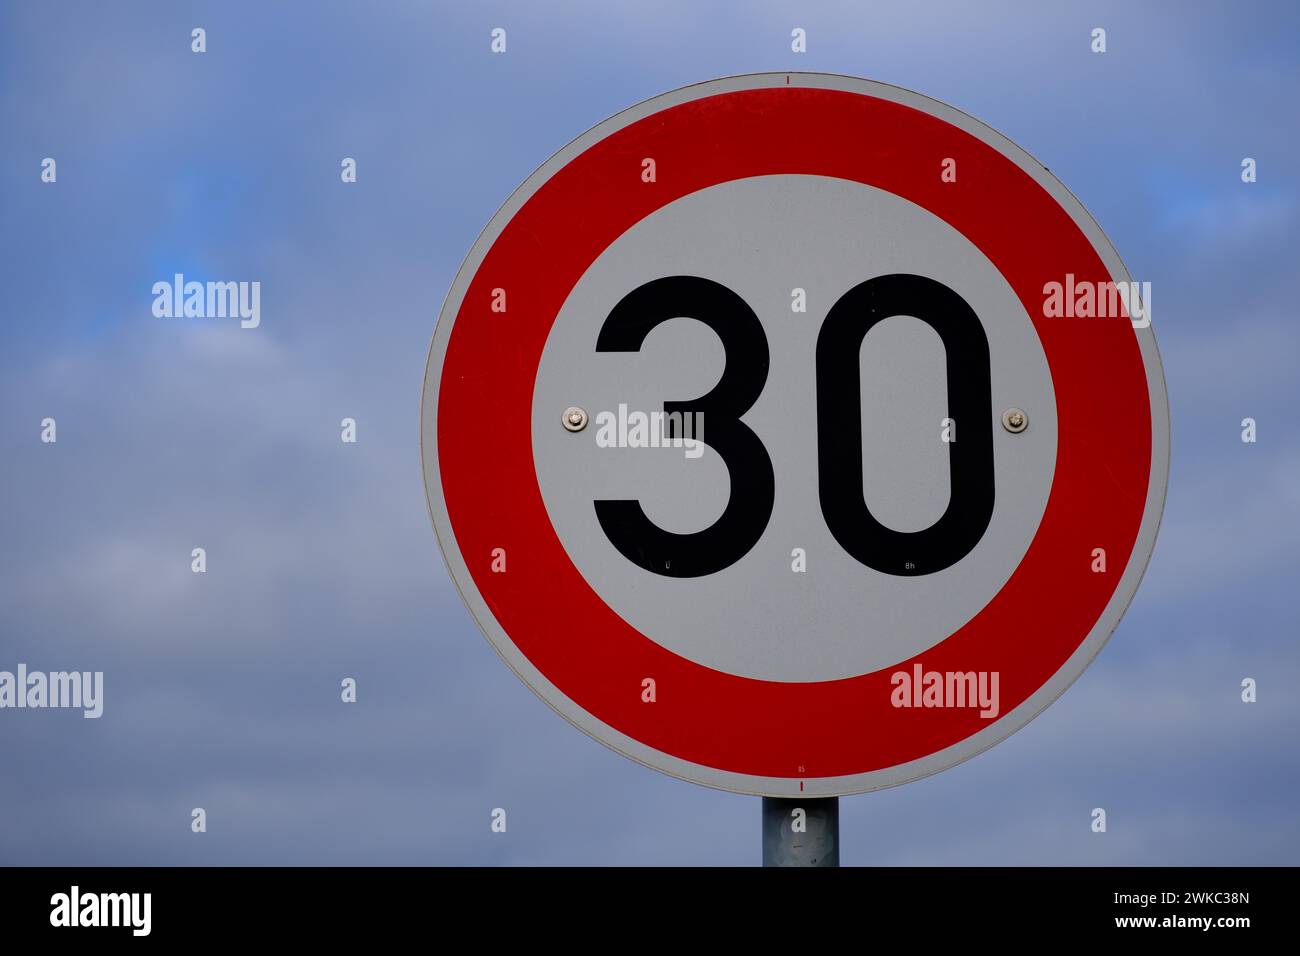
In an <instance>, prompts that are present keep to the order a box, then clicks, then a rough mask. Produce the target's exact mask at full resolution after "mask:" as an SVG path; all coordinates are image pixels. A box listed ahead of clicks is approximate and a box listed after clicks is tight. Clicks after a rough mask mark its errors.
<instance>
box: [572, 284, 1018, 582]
mask: <svg viewBox="0 0 1300 956" xmlns="http://www.w3.org/2000/svg"><path fill="white" fill-rule="evenodd" d="M898 315H905V316H912V317H914V318H916V319H919V320H920V321H922V322H925V323H926V324H927V325H929V326H930V327H931V328H932V329H934V330H935V332H937V333H938V335H939V338H940V340H941V341H942V342H943V345H944V350H945V352H946V355H947V362H946V365H947V382H948V404H949V412H948V415H949V417H950V418H953V419H955V420H956V419H960V420H961V422H962V441H961V442H953V443H951V444H950V445H949V446H948V448H949V451H948V454H949V469H950V485H949V486H950V488H951V494H950V498H949V502H948V508H947V510H946V511H945V512H944V513H943V515H942V516H941V517H940V518H939V520H938V521H936V522H935V523H934V524H933V525H931V526H930V527H928V528H925V529H924V530H921V531H913V532H903V531H895V530H893V529H892V528H887V527H885V526H884V525H882V524H881V523H880V522H879V521H877V520H876V518H875V516H874V515H872V514H871V511H870V509H868V507H867V504H866V500H865V498H864V496H863V492H862V474H863V468H862V456H863V451H864V450H863V447H862V400H861V386H862V383H861V375H860V371H859V358H858V356H859V353H860V351H861V348H862V342H863V339H865V338H866V335H867V333H868V332H870V331H871V329H872V328H873V327H874V326H875V325H876V323H878V322H880V321H882V320H884V319H888V318H891V317H893V316H898ZM673 318H692V319H696V320H698V321H700V322H703V323H704V324H705V325H707V326H708V327H709V328H710V329H712V330H713V332H714V334H715V335H717V336H718V339H719V340H720V341H721V342H722V345H723V349H724V350H725V355H726V360H725V366H724V368H723V371H722V377H721V378H720V379H719V380H718V384H717V385H715V386H714V387H713V389H712V390H711V391H710V392H709V393H708V394H706V395H704V396H702V397H700V398H697V399H695V400H693V401H686V402H680V401H679V402H665V403H664V412H665V413H666V414H667V415H672V414H673V413H674V412H680V413H682V416H683V417H685V416H686V415H689V414H693V413H697V412H701V413H703V414H704V418H705V421H706V435H707V436H708V438H707V440H708V444H709V447H711V448H713V449H714V450H715V451H716V452H717V453H718V455H719V456H720V457H721V458H722V460H723V462H724V464H725V465H726V466H727V471H728V473H729V474H730V476H731V496H730V498H729V499H728V500H727V506H726V508H725V509H723V512H722V515H721V516H720V517H719V518H718V520H717V521H715V522H714V523H713V524H712V525H710V526H709V527H708V528H705V529H704V530H703V531H696V532H694V533H691V534H677V533H674V532H670V531H665V530H663V529H662V528H660V527H659V526H658V525H656V524H654V523H653V522H652V521H651V520H650V519H649V518H648V517H646V514H645V511H644V510H643V509H642V507H641V503H640V502H639V501H635V500H624V499H620V500H600V501H596V502H594V504H595V508H596V518H597V520H598V521H599V522H600V526H601V528H602V529H603V530H604V532H605V535H606V536H607V537H608V538H609V540H610V542H611V543H612V544H613V545H614V547H615V548H617V549H618V550H619V552H620V553H621V554H622V555H623V556H624V557H626V558H627V559H628V560H629V561H632V562H633V563H635V564H637V565H639V566H640V567H642V568H645V569H646V570H647V571H652V572H654V573H655V574H663V575H667V576H669V577H679V578H692V577H702V576H704V575H706V574H713V573H715V572H717V571H721V570H723V569H724V568H727V567H729V566H731V565H732V564H735V563H736V562H737V561H739V560H740V559H741V558H742V557H744V556H745V555H746V554H747V553H748V552H749V550H750V549H751V548H753V547H754V545H755V544H757V543H758V539H759V538H761V537H762V535H763V531H764V530H765V529H766V528H767V523H768V520H769V519H770V518H771V517H772V506H773V502H774V500H775V488H776V486H775V480H774V478H773V474H772V460H771V458H770V457H769V456H768V453H767V449H766V448H765V447H764V446H763V443H762V442H761V441H760V440H759V438H758V436H757V435H755V434H754V433H753V431H751V430H750V428H749V426H748V425H746V424H745V423H744V422H742V421H741V420H740V418H741V416H742V415H744V414H745V413H746V412H747V411H749V409H750V408H751V407H753V405H754V403H755V402H756V401H757V400H758V396H759V395H760V394H761V393H762V391H763V385H764V384H765V383H766V381H767V372H768V363H769V353H768V345H767V336H766V335H765V334H764V333H763V325H762V323H761V322H760V321H759V319H758V316H756V315H755V314H754V311H753V310H752V309H751V308H750V307H749V306H748V305H747V304H746V303H745V300H744V299H742V298H741V297H740V296H738V295H737V294H736V293H735V292H733V291H731V290H730V289H728V288H727V287H726V286H724V285H721V284H719V283H717V282H714V281H712V280H710V279H704V278H700V277H698V276H668V277H666V278H662V279H655V280H653V281H651V282H647V283H645V284H644V285H642V286H639V287H637V288H636V289H634V290H633V291H632V292H629V293H628V294H627V295H626V296H624V297H623V298H622V299H621V300H620V301H619V303H618V304H617V305H616V306H614V308H613V310H612V311H611V312H610V313H609V316H608V317H607V318H606V319H605V322H604V324H603V325H602V326H601V330H600V334H599V336H598V337H597V340H596V351H597V352H636V351H640V349H641V345H642V343H643V342H644V341H645V339H646V336H647V335H649V334H650V331H651V330H652V329H654V328H656V327H657V326H658V325H660V324H661V323H663V322H666V321H668V320H669V319H673ZM991 411H992V387H991V383H990V362H989V344H988V337H987V336H986V335H985V334H984V327H983V325H982V324H981V323H980V320H979V317H978V316H977V315H976V314H975V312H974V310H972V309H971V307H970V305H968V304H967V302H966V300H965V299H963V298H962V297H961V296H960V295H958V294H957V293H956V292H954V291H953V290H952V289H950V288H949V287H948V286H946V285H944V284H943V283H941V282H936V281H935V280H934V279H928V278H925V277H924V276H917V275H901V274H897V275H885V276H877V277H876V278H874V279H869V280H867V281H866V282H863V283H861V284H859V285H857V286H854V287H853V288H852V289H850V290H849V291H848V292H846V293H844V295H843V296H841V297H840V299H839V301H838V302H836V303H835V305H834V306H832V307H831V310H830V312H829V313H828V314H827V316H826V321H825V322H823V323H822V328H821V331H820V333H819V334H818V336H817V471H818V483H819V493H820V500H821V508H822V515H823V517H824V518H825V520H826V526H827V527H828V528H829V529H830V532H831V534H832V535H833V536H834V538H835V540H836V541H837V542H839V544H840V546H841V547H843V548H844V550H845V551H847V552H848V553H849V554H850V555H852V556H853V557H854V558H855V559H856V560H858V561H859V562H861V563H862V564H865V565H866V566H867V567H869V568H873V569H875V570H877V571H881V572H884V573H885V574H896V575H906V576H914V575H921V574H933V573H935V572H936V571H942V570H943V569H944V568H948V567H951V566H952V565H953V564H956V563H957V562H958V561H960V560H961V559H962V558H964V557H965V556H966V555H967V554H969V553H970V552H971V550H972V549H973V548H974V547H975V545H976V544H978V543H979V540H980V538H982V537H983V536H984V532H985V531H986V530H987V529H988V525H989V520H990V519H991V518H992V516H993V500H994V487H993V425H992V414H991ZM668 420H669V421H672V420H673V419H671V418H670V419H668Z"/></svg>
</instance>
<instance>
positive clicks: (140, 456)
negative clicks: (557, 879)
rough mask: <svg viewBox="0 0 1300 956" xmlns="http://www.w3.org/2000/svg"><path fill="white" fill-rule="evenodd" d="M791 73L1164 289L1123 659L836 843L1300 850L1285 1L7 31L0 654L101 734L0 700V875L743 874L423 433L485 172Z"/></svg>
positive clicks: (1298, 63) (611, 6)
mask: <svg viewBox="0 0 1300 956" xmlns="http://www.w3.org/2000/svg"><path fill="white" fill-rule="evenodd" d="M307 10H310V12H305V11H307ZM196 26H198V27H203V28H205V29H206V31H207V44H208V52H207V53H205V54H203V55H196V54H194V53H192V52H191V50H190V42H191V41H190V31H191V29H192V28H194V27H196ZM498 26H500V27H504V28H506V29H507V31H508V38H509V47H508V51H509V52H508V53H507V54H506V55H504V56H494V55H492V54H491V53H490V52H489V48H488V45H489V32H490V31H491V29H492V28H493V27H498ZM796 26H799V27H803V28H804V29H806V30H807V32H808V52H807V54H805V55H796V54H793V53H791V52H790V47H789V35H790V30H791V29H792V28H793V27H796ZM1096 26H1101V27H1104V28H1105V29H1106V30H1107V33H1108V52H1107V53H1106V54H1104V55H1097V54H1093V53H1091V52H1090V51H1089V32H1090V30H1091V29H1092V28H1093V27H1096ZM781 69H804V70H825V71H831V72H842V73H849V74H855V75H860V76H865V77H869V78H872V79H877V80H883V81H887V82H889V83H893V84H896V85H899V86H903V87H908V88H912V89H915V90H917V91H919V92H922V93H925V94H927V95H930V96H932V97H935V98H937V99H940V100H944V101H946V102H948V103H951V104H953V105H954V106H957V107H959V108H960V109H962V110H965V111H966V112H968V113H971V114H973V115H974V116H976V117H978V118H980V119H982V120H983V121H984V122H986V123H988V124H989V125H991V126H992V127H994V128H995V129H997V130H999V131H1001V132H1003V133H1005V134H1006V135H1008V136H1009V137H1011V138H1012V139H1013V140H1015V141H1016V142H1018V143H1019V144H1020V145H1022V146H1024V147H1025V148H1026V149H1028V150H1029V151H1030V152H1031V153H1032V154H1034V155H1035V156H1036V157H1037V158H1039V159H1040V160H1041V161H1042V162H1043V163H1044V164H1046V165H1047V166H1048V167H1050V168H1051V169H1052V171H1053V172H1054V173H1056V174H1057V175H1058V176H1059V177H1060V178H1061V180H1062V181H1063V182H1064V183H1065V184H1066V185H1068V186H1069V187H1070V188H1071V190H1072V191H1073V192H1074V193H1075V194H1076V195H1077V196H1078V197H1079V198H1080V199H1081V200H1082V202H1083V203H1084V205H1085V206H1087V207H1088V209H1089V210H1090V211H1091V212H1092V214H1093V215H1094V216H1095V217H1096V218H1097V220H1098V221H1099V222H1100V223H1101V225H1102V226H1103V227H1104V228H1105V230H1106V231H1107V234H1108V235H1109V237H1110V238H1111V240H1112V242H1113V243H1114V244H1115V246H1116V247H1117V248H1118V249H1119V251H1120V252H1121V254H1122V255H1123V256H1124V258H1125V260H1126V262H1127V264H1128V267H1129V269H1130V271H1131V272H1132V273H1133V275H1134V276H1135V277H1136V278H1138V279H1140V280H1146V281H1150V282H1151V283H1152V287H1153V296H1152V302H1153V307H1154V314H1155V325H1156V328H1157V331H1158V338H1159V342H1160V347H1161V351H1162V354H1163V359H1164V364H1165V369H1166V374H1167V379H1168V388H1169V395H1170V404H1171V412H1172V419H1173V438H1172V447H1173V462H1172V472H1171V477H1170V486H1169V499H1168V506H1167V510H1166V512H1165V517H1164V524H1163V527H1162V530H1161V534H1160V539H1159V542H1158V544H1157V548H1156V553H1155V556H1154V558H1153V560H1152V563H1151V566H1150V569H1149V571H1148V573H1147V576H1146V580H1145V582H1144V584H1143V586H1142V588H1141V589H1140V590H1139V592H1138V595H1137V597H1136V599H1135V600H1134V602H1133V605H1132V607H1131V609H1130V610H1129V613H1128V615H1127V616H1126V617H1125V619H1124V620H1123V622H1122V623H1121V625H1120V627H1119V629H1118V631H1117V632H1116V634H1115V636H1114V638H1113V639H1112V640H1111V642H1110V644H1109V645H1108V646H1107V647H1106V649H1105V650H1104V651H1103V652H1102V654H1101V655H1100V657H1099V658H1098V659H1097V660H1096V662H1095V663H1094V664H1093V665H1092V667H1091V668H1089V670H1088V671H1087V672H1086V673H1085V674H1084V675H1083V677H1082V678H1080V680H1079V681H1078V682H1077V683H1076V684H1075V685H1074V686H1073V687H1072V688H1071V689H1070V690H1069V691H1068V692H1067V693H1066V694H1065V696H1064V697H1063V698H1062V699H1061V700H1059V701H1058V702H1057V703H1056V704H1054V705H1053V706H1052V707H1051V708H1049V710H1048V711H1047V712H1046V713H1044V714H1043V715H1042V716H1041V717H1039V718H1038V719H1037V720H1035V721H1034V722H1033V723H1031V724H1030V725H1029V726H1028V727H1027V728H1025V729H1024V730H1022V731H1020V732H1019V733H1017V734H1015V735H1014V736H1012V737H1011V738H1010V739H1008V740H1007V741H1005V742H1003V743H1002V744H1000V745H998V746H997V747H995V748H994V749H992V750H990V751H988V752H986V753H985V754H983V755H981V756H979V757H977V758H975V759H973V760H970V761H968V762H966V763H964V764H961V765H959V766H958V767H955V768H953V769H951V770H948V771H946V772H944V773H942V774H940V775H938V776H935V777H931V778H928V779H925V780H922V781H919V782H916V783H912V784H909V785H906V786H904V787H900V788H896V789H893V790H888V791H883V792H878V793H874V794H867V795H863V796H859V797H852V798H845V799H844V800H842V801H841V807H842V809H841V812H842V829H843V844H844V845H843V860H844V862H845V863H848V864H1099V863H1120V864H1190V863H1204V864H1266V863H1267V864H1281V863H1289V864H1295V863H1300V827H1297V826H1296V825H1295V816H1296V812H1297V809H1298V806H1297V796H1296V794H1297V792H1300V748H1298V746H1297V743H1296V728H1297V726H1298V725H1300V705H1298V704H1297V702H1296V701H1297V696H1296V694H1295V692H1294V689H1295V687H1296V686H1297V685H1298V684H1300V649H1298V647H1297V633H1296V620H1297V604H1298V603H1300V599H1298V598H1297V587H1296V583H1297V574H1298V572H1300V533H1298V531H1300V480H1297V478H1296V476H1297V474H1300V438H1298V437H1297V431H1296V428H1295V426H1294V423H1293V422H1292V421H1291V420H1290V419H1289V418H1288V417H1287V416H1288V415H1289V414H1291V413H1288V412H1287V411H1286V409H1287V408H1288V407H1291V408H1293V409H1294V406H1295V402H1296V400H1297V397H1298V393H1300V386H1298V384H1297V382H1298V376H1297V373H1296V370H1295V362H1296V359H1297V356H1300V325H1298V324H1297V319H1296V307H1295V304H1294V303H1295V302H1296V301H1297V300H1300V276H1298V274H1297V271H1296V269H1295V263H1296V249H1297V247H1300V225H1298V223H1300V218H1298V216H1297V212H1298V202H1300V186H1298V184H1297V172H1298V164H1297V159H1296V157H1297V155H1300V134H1298V130H1297V119H1296V116H1297V113H1296V110H1295V108H1294V101H1295V100H1296V98H1297V94H1298V93H1300V12H1298V11H1297V8H1296V6H1295V5H1294V4H1291V3H1284V2H1280V3H1271V4H1270V3H1259V4H1246V5H1243V4H1229V3H1222V4H1190V3H1187V4H1184V3H1174V2H1172V0H1170V2H1165V3H1144V4H1141V5H1138V4H1132V3H1111V4H1095V3H1088V4H1085V3H1075V4H1069V5H1063V4H1040V3H1028V2H1027V3H1023V4H997V3H990V4H967V3H952V4H944V3H934V2H928V0H927V2H916V0H909V2H903V3H883V2H880V3H878V2H871V3H861V2H810V3H801V4H795V3H775V2H773V3H766V2H756V0H749V2H744V3H735V4H727V3H709V4H702V3H698V2H690V0H680V2H676V0H663V2H656V3H653V4H631V3H628V4H620V3H608V2H567V3H560V2H556V3H548V4H537V3H518V4H503V3H477V2H476V3H469V2H463V3H445V2H433V0H420V2H416V0H411V2H397V0H385V2H378V3H362V2H350V3H343V2H335V3H316V4H311V5H310V7H306V6H304V7H293V6H291V5H289V4H259V3H252V2H216V0H212V2H193V3H174V2H166V3H164V2H152V3H145V2H140V3H127V4H101V3H92V2H87V3H66V2H59V0H51V2H48V3H41V4H6V5H5V7H4V12H3V13H0V130H3V136H0V223H2V225H3V229H2V230H0V277H2V278H3V287H4V290H5V299H6V302H7V307H6V309H5V313H4V316H3V319H2V320H0V322H2V323H3V324H2V325H0V346H2V347H0V409H3V415H0V447H2V449H3V462H4V467H3V470H2V471H0V527H3V529H4V531H3V537H2V538H0V669H9V670H12V669H14V668H15V667H16V666H17V664H18V663H19V662H25V663H26V664H28V666H29V667H31V668H33V669H41V670H63V669H76V670H102V671H104V672H105V675H106V678H105V679H106V683H107V690H106V701H105V714H104V717H103V718H102V719H100V720H83V719H82V718H81V716H80V714H79V713H78V712H75V711H52V710H51V711H12V710H6V711H0V863H25V864H111V863H120V864H150V863H157V864H185V863H213V864H236V863H251V864H271V863H286V864H295V863H301V864H318V863H379V864H383V863H403V864H442V863H447V864H546V863H560V864H578V863H584V864H586V863H589V864H669V863H686V864H723V865H732V864H735V865H744V864H752V863H755V862H757V860H758V854H759V841H758V825H759V809H758V801H757V799H756V798H753V797H744V796H737V795H731V794H726V793H721V792H715V791H711V790H706V789H703V788H700V787H696V786H693V785H691V784H688V783H683V782H680V781H678V780H675V779H672V778H669V777H666V776H663V775H661V774H658V773H656V772H654V771H651V770H648V769H646V768H644V767H641V766H639V765H636V764H634V763H632V762H631V761H628V760H626V759H625V758H623V757H621V756H619V755H617V754H615V753H613V752H612V751H610V750H607V749H605V748H604V747H602V746H600V745H599V744H597V743H595V742H594V741H592V740H590V739H589V738H587V737H586V736H584V735H582V734H580V733H578V732H577V731H575V730H574V729H573V728H572V727H571V726H569V725H568V724H567V723H566V722H565V721H564V720H562V719H561V718H560V717H558V716H556V715H555V714H554V713H553V712H552V711H551V710H550V709H549V708H548V707H547V706H546V705H545V704H543V703H542V702H541V701H540V700H539V699H537V698H535V697H534V696H533V694H532V693H531V692H530V691H528V690H527V689H526V688H525V687H524V685H523V684H521V683H520V682H519V681H518V680H517V679H516V678H515V677H514V676H513V674H511V673H510V671H509V670H508V668H506V667H505V666H504V665H503V664H502V663H501V661H500V660H499V659H498V657H497V656H496V654H495V653H494V652H493V651H492V649H491V648H490V646H489V645H488V643H487V642H486V641H485V640H484V639H483V638H482V636H481V635H480V634H479V633H478V631H477V628H476V627H475V625H474V624H473V622H472V620H471V619H470V617H469V614H468V613H467V612H466V611H465V610H464V608H463V607H462V605H461V604H460V601H459V599H458V597H457V595H456V593H455V589H454V588H453V587H452V585H451V583H450V580H449V578H448V576H447V573H446V571H445V569H444V567H443V564H442V560H441V558H440V556H439V554H438V550H437V544H436V541H435V538H434V535H433V532H432V529H431V527H430V524H429V519H428V515H427V510H426V506H425V500H424V488H423V484H422V479H421V472H420V461H419V452H418V437H417V436H418V414H419V398H420V389H421V385H422V376H423V371H424V363H425V358H426V355H427V350H428V345H429V339H430V336H431V334H432V331H433V325H434V320H435V318H436V315H437V311H438V308H439V305H440V303H441V301H442V298H443V296H444V295H445V293H446V290H447V287H448V285H449V284H450V281H451V279H452V277H453V275H454V274H455V271H456V269H457V268H458V266H459V264H460V261H461V259H462V257H463V256H464V255H465V253H466V252H467V251H468V249H469V247H470V245H471V243H472V242H473V240H474V238H475V236H476V235H477V233H478V231H479V229H480V228H482V226H483V225H484V223H486V222H487V220H488V219H489V218H490V216H491V215H492V213H493V212H494V211H495V210H496V208H497V207H498V205H499V204H500V203H501V202H502V201H503V200H504V199H505V198H506V197H507V196H508V195H509V194H510V192H511V191H512V190H513V189H514V188H515V187H516V186H517V185H518V184H519V183H520V182H522V181H523V180H524V179H525V178H526V177H527V176H528V175H529V173H531V172H532V170H533V169H534V168H536V167H537V166H538V165H540V164H541V163H542V162H543V161H544V160H545V159H546V158H547V157H549V156H550V155H551V154H552V153H553V152H554V151H555V150H557V149H558V148H559V147H560V146H562V145H563V144H565V143H566V142H568V141H569V140H570V139H572V138H573V137H574V136H576V135H577V134H579V133H581V132H582V131H584V130H586V129H587V128H589V127H590V126H592V125H594V124H595V123H597V122H599V121H600V120H602V119H604V118H605V117H607V116H609V115H611V114H613V113H615V112H617V111H619V110H620V109H622V108H624V107H626V106H628V105H631V104H632V103H635V102H637V101H639V100H642V99H645V98H647V97H650V96H653V95H655V94H658V93H661V92H664V91H666V90H669V89H673V88H675V87H679V86H683V85H686V84H688V83H692V82H695V81H698V80H701V79H707V78H712V77H716V76H722V75H727V74H734V73H743V72H752V71H760V70H781ZM344 156H353V157H356V158H357V160H358V172H359V177H358V179H359V181H358V182H357V183H356V184H355V185H351V186H344V185H343V184H341V183H340V181H339V161H340V159H341V157H344ZM1247 156H1249V157H1253V158H1255V159H1256V160H1257V161H1258V169H1259V181H1258V182H1257V183H1255V184H1252V185H1245V184H1243V183H1242V182H1241V180H1240V163H1241V160H1242V158H1243V157H1247ZM45 157H53V158H55V159H56V160H57V163H58V167H57V169H58V181H57V183H55V184H53V185H51V184H45V183H42V182H41V180H40V164H41V161H42V159H43V158H45ZM176 272H183V273H184V274H185V275H186V276H188V277H191V278H196V279H200V280H204V279H248V280H252V279H256V280H258V281H260V282H261V285H262V299H261V312H262V325H261V327H260V328H259V329H257V330H256V331H251V330H241V329H240V328H239V327H238V325H237V324H236V323H233V322H203V321H193V320H191V321H180V320H167V319H159V318H155V317H154V316H153V315H152V313H151V306H152V302H153V297H152V294H151V292H150V289H151V286H152V284H153V283H154V282H155V281H157V280H159V279H165V278H167V277H169V276H171V275H172V274H173V273H176ZM1098 381H1099V387H1104V381H1105V370H1101V369H1099V370H1098ZM345 416H350V417H353V418H355V419H356V420H357V422H358V427H359V441H358V443H357V444H356V445H355V446H349V445H344V444H342V443H340V441H339V432H338V423H339V420H340V419H341V418H343V417H345ZM1246 416H1250V417H1253V418H1255V419H1256V420H1257V421H1258V423H1259V440H1258V442H1257V443H1255V444H1243V443H1242V442H1241V440H1240V421H1241V419H1242V418H1243V417H1246ZM45 417H54V418H56V419H57V422H58V442H57V444H54V445H48V444H42V443H41V442H40V422H41V420H42V419H43V418H45ZM200 546H201V547H204V548H205V549H206V550H207V555H208V572H207V573H206V574H203V575H197V574H192V573H191V572H190V551H191V549H192V548H194V547H200ZM346 675H351V676H354V677H356V678H357V680H358V683H359V688H360V689H359V701H358V703H357V704H356V705H355V706H344V705H342V704H341V703H340V702H339V693H338V687H339V681H340V679H341V678H342V677H343V676H346ZM1247 676H1249V677H1254V678H1256V679H1257V680H1258V682H1259V701H1258V703H1256V704H1254V705H1245V704H1243V703H1241V701H1240V698H1239V694H1240V682H1241V680H1242V678H1243V677H1247ZM1098 806H1101V807H1105V808H1106V809H1107V811H1108V814H1109V829H1108V832H1107V833H1106V834H1104V835H1097V834H1093V833H1092V832H1090V829H1089V822H1090V817H1089V813H1090V811H1091V809H1092V808H1093V807H1098ZM193 807H203V808H205V809H206V810H207V813H208V832H207V833H205V834H202V835H196V834H193V833H191V831H190V810H191V808H193ZM494 807H504V808H506V809H507V811H508V814H509V831H508V833H507V834H505V835H494V834H492V833H490V832H489V827H488V815H489V813H490V811H491V809H492V808H494Z"/></svg>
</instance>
